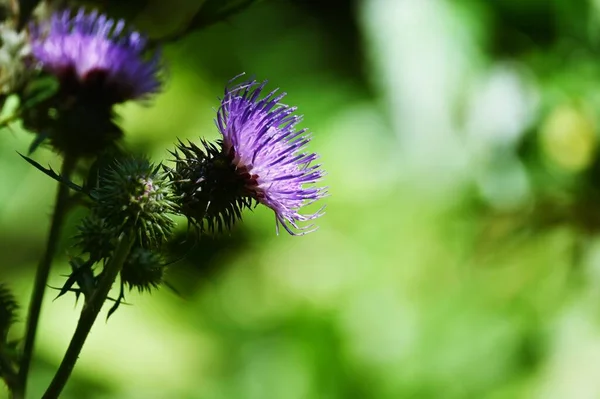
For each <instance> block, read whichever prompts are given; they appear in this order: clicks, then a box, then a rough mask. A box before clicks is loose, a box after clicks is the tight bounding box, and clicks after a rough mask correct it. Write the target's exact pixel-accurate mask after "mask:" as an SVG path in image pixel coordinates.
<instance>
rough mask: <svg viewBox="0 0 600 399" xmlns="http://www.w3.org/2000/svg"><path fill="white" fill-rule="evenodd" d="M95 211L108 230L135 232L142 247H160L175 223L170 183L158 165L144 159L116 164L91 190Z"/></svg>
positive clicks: (117, 162)
mask: <svg viewBox="0 0 600 399" xmlns="http://www.w3.org/2000/svg"><path fill="white" fill-rule="evenodd" d="M91 195H92V198H93V199H94V200H95V201H96V203H95V206H94V209H93V210H94V212H96V214H97V215H98V217H100V218H101V219H103V220H104V222H105V223H106V226H107V227H108V228H111V229H114V230H115V231H117V232H122V231H128V232H134V233H135V234H137V237H138V244H139V245H140V246H142V247H156V246H159V245H160V244H161V243H162V242H164V240H165V239H167V238H168V237H169V235H170V234H171V232H172V229H173V227H174V222H173V220H172V219H171V217H170V216H169V213H173V212H174V209H175V205H174V203H173V202H172V199H173V198H172V193H171V187H170V182H169V181H168V180H167V177H166V173H163V172H161V170H160V165H159V166H154V165H152V164H151V163H150V162H149V161H148V160H146V159H135V158H132V159H127V160H124V161H116V162H115V164H114V166H113V167H112V168H111V169H109V170H108V171H107V172H106V173H105V174H104V176H102V177H101V178H100V180H99V182H98V188H97V189H95V190H94V191H92V193H91Z"/></svg>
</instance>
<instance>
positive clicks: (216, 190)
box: [170, 140, 252, 232]
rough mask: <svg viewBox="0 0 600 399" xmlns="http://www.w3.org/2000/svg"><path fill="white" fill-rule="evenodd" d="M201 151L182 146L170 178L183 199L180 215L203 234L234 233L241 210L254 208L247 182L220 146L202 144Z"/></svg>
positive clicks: (180, 201) (197, 147) (177, 152)
mask: <svg viewBox="0 0 600 399" xmlns="http://www.w3.org/2000/svg"><path fill="white" fill-rule="evenodd" d="M201 145H202V147H199V146H197V145H196V144H194V143H191V142H188V143H187V144H184V143H182V142H179V144H178V145H177V148H176V150H175V151H172V152H171V153H172V154H173V156H174V157H175V164H176V166H175V168H174V169H173V170H172V171H171V174H170V177H171V179H172V181H173V190H174V192H175V193H176V195H177V196H178V198H180V200H179V201H178V204H179V206H180V208H181V213H182V214H183V215H185V216H186V217H187V218H188V220H189V221H190V222H191V223H192V224H193V225H195V226H196V227H198V228H199V229H200V230H201V231H209V232H215V231H217V232H222V231H223V230H225V229H231V227H232V226H233V225H234V224H235V222H236V221H237V220H238V219H241V218H242V210H243V209H244V208H250V207H251V206H252V198H250V197H249V196H248V195H247V194H248V193H247V189H246V178H245V176H243V175H240V174H239V173H236V170H235V166H234V165H233V164H232V162H231V159H229V156H228V155H227V154H225V153H223V152H222V151H221V148H220V145H221V143H220V142H219V143H217V145H215V144H212V143H208V142H206V141H204V140H202V141H201Z"/></svg>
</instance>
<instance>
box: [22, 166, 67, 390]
mask: <svg viewBox="0 0 600 399" xmlns="http://www.w3.org/2000/svg"><path fill="white" fill-rule="evenodd" d="M76 163H77V159H76V158H75V157H70V156H66V157H65V159H64V160H63V164H62V168H61V176H62V177H64V178H66V179H69V178H70V176H71V174H72V173H73V170H74V169H75V165H76ZM68 208H69V187H68V186H67V185H66V184H62V183H59V184H58V190H57V193H56V202H55V204H54V213H53V215H52V222H51V224H50V232H49V233H48V240H47V242H46V250H45V252H44V255H43V257H42V259H41V260H40V264H39V266H38V268H37V271H36V275H35V283H34V286H33V292H32V294H31V301H30V303H29V313H28V315H27V327H26V330H25V344H24V346H23V354H22V357H21V362H20V365H19V375H18V378H17V383H16V386H15V390H14V391H13V397H14V398H15V399H22V398H24V397H25V392H26V389H27V377H28V375H29V368H30V366H31V360H32V357H33V348H34V346H35V337H36V333H37V328H38V324H39V321H40V312H41V310H42V302H43V301H44V293H45V292H46V284H47V282H48V276H49V274H50V268H51V266H52V259H53V258H54V255H55V253H56V249H57V247H58V243H59V241H60V232H61V230H62V226H63V222H64V220H65V216H66V215H67V211H68Z"/></svg>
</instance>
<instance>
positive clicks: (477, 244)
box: [0, 0, 600, 399]
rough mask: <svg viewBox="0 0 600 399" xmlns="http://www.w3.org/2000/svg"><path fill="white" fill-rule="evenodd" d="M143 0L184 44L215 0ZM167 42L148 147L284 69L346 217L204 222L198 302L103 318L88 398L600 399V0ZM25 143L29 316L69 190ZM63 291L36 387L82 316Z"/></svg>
mask: <svg viewBox="0 0 600 399" xmlns="http://www.w3.org/2000/svg"><path fill="white" fill-rule="evenodd" d="M102 3H109V2H106V1H104V2H102ZM121 3H122V4H125V3H127V4H128V5H129V6H131V7H133V8H136V9H137V10H138V11H139V10H142V12H140V13H139V14H137V17H136V23H137V24H138V25H139V26H142V27H144V28H145V29H148V30H149V31H150V32H151V33H152V34H153V35H155V36H161V35H167V34H170V33H172V32H174V31H177V29H179V28H178V27H181V26H184V25H185V23H186V22H187V21H189V19H190V18H191V16H193V14H194V12H195V11H196V10H197V8H198V7H199V6H198V4H199V3H202V2H193V1H187V0H171V1H169V2H160V1H145V2H144V1H141V0H136V1H131V2H124V1H121ZM104 5H106V4H104ZM163 52H164V57H165V59H166V60H167V62H168V65H169V72H168V84H167V87H166V90H165V92H164V93H162V94H161V95H160V96H158V97H157V98H156V100H155V101H154V102H153V104H151V106H149V107H148V106H141V105H139V104H130V105H127V106H126V107H123V109H122V110H121V115H122V125H123V126H124V128H125V130H126V132H127V139H126V141H127V145H128V146H129V148H131V149H132V150H134V151H137V152H140V153H146V154H148V155H149V156H151V157H152V158H153V159H154V160H157V161H160V160H168V159H169V157H170V156H169V153H168V150H169V149H172V148H173V143H174V142H175V140H176V138H182V139H191V140H198V139H199V138H200V137H206V138H209V139H210V138H216V137H217V131H216V129H215V128H214V125H213V121H212V119H213V118H214V110H213V108H214V107H216V106H217V105H218V100H217V97H218V96H219V95H221V94H222V92H223V87H224V85H225V83H226V82H227V81H228V80H229V79H230V78H232V77H233V76H235V75H237V74H239V73H240V72H246V73H248V74H250V75H254V76H256V78H258V79H268V80H269V81H270V86H269V87H272V88H275V87H281V88H282V89H283V90H285V91H286V92H288V93H289V94H288V97H287V99H286V100H287V102H288V103H291V104H296V105H298V106H299V110H300V112H301V113H303V114H304V115H305V121H304V123H303V126H305V127H309V128H310V130H311V131H313V132H314V139H313V141H312V143H311V147H310V148H311V149H312V150H314V151H316V152H318V153H320V154H321V160H322V164H323V167H324V168H325V169H326V170H327V172H328V175H327V178H326V182H325V184H326V185H328V186H329V191H330V194H331V196H330V197H329V198H327V199H326V203H327V214H326V215H325V216H324V217H323V218H321V219H320V220H319V225H320V230H319V231H318V232H316V233H313V234H310V235H307V236H304V237H290V236H288V235H287V234H281V235H280V236H276V235H275V225H274V218H273V215H272V213H270V212H269V211H268V210H267V209H262V208H258V209H256V211H254V212H247V213H246V215H245V219H244V222H243V223H242V224H240V225H238V226H237V227H236V228H235V229H234V230H233V231H232V232H231V234H228V235H224V236H218V237H206V238H203V239H202V240H201V242H200V243H199V244H198V245H196V246H191V245H190V244H189V243H185V242H183V241H184V239H185V237H186V235H185V233H186V231H185V224H182V225H181V229H180V234H179V236H178V238H179V239H180V240H179V241H178V242H182V243H181V244H180V245H174V246H173V248H172V250H173V254H174V255H173V256H174V259H176V258H177V257H178V256H183V255H185V257H184V259H183V260H180V261H178V262H176V263H174V264H173V265H172V266H171V268H170V270H169V277H168V280H169V282H170V283H171V284H172V285H173V286H174V287H176V288H177V290H178V292H179V294H175V293H174V292H172V291H171V290H169V289H166V288H165V289H162V290H160V291H158V292H156V293H154V294H152V295H143V296H140V295H137V294H134V293H132V294H129V295H128V296H127V300H128V303H130V304H131V306H123V307H122V308H121V309H119V311H118V312H117V313H116V314H115V315H114V316H113V317H112V318H111V319H110V320H109V321H108V322H105V321H104V320H103V319H100V320H99V321H98V323H97V325H96V326H95V328H94V329H93V331H92V334H91V336H90V337H89V341H88V343H87V345H86V347H85V348H84V350H83V352H82V355H81V358H80V361H79V363H78V365H77V367H76V370H75V373H74V375H73V378H72V380H71V382H70V384H69V385H68V389H67V390H66V392H65V394H64V397H65V398H127V399H128V398H131V399H138V398H140V399H141V398H150V399H152V398H184V399H185V398H189V399H194V398H207V399H220V398H249V399H265V398H277V399H304V398H493V399H499V398H544V399H547V398H561V399H562V398H599V397H600V378H599V376H600V240H599V239H598V231H599V229H600V160H599V157H598V151H597V150H598V138H599V136H598V135H599V129H598V127H599V123H600V113H599V112H600V57H599V56H600V1H598V0H527V1H523V0H493V1H483V0H482V1H467V0H465V1H460V0H355V1H350V0H347V1H333V0H329V1H316V0H315V1H308V0H306V1H302V0H300V1H291V0H264V1H258V2H256V3H255V4H253V5H252V6H250V7H248V8H246V9H244V10H243V11H242V12H240V13H238V14H236V15H234V16H231V17H229V18H227V19H226V20H225V21H222V22H219V23H215V24H210V25H209V26H206V27H204V28H203V29H200V30H197V31H194V32H192V33H190V34H189V35H186V36H185V37H183V38H181V39H180V40H177V41H174V42H171V43H169V44H167V45H165V46H164V48H163ZM2 133H3V134H1V135H0V142H1V143H0V253H1V254H2V263H1V264H0V273H1V276H2V279H3V280H6V281H8V282H9V283H10V284H11V286H12V287H13V288H14V289H15V290H16V291H17V294H18V296H19V298H20V299H21V300H22V303H23V305H24V307H25V305H26V303H27V300H28V297H29V293H30V290H31V286H32V279H33V273H34V267H35V265H36V262H37V259H38V258H39V257H40V255H41V252H42V249H43V244H44V239H45V235H46V230H47V225H48V220H49V213H50V211H51V206H52V201H53V198H54V192H55V183H54V182H52V181H50V179H48V178H46V177H45V176H43V175H42V174H41V173H39V172H38V171H36V170H34V169H33V168H32V167H31V166H29V165H28V164H26V163H25V162H23V161H22V160H21V159H20V158H19V156H18V154H17V153H16V150H18V151H21V152H25V151H26V149H27V147H28V144H29V142H30V140H31V136H29V135H27V133H25V132H22V131H20V130H19V129H18V128H15V129H12V130H5V131H3V132H2ZM36 159H37V160H38V161H40V162H41V163H42V164H45V163H50V164H52V165H54V166H55V167H56V166H57V165H58V160H57V159H56V157H54V156H53V155H52V154H51V153H50V152H44V151H40V152H39V153H37V154H36ZM79 216H81V215H77V214H74V215H72V217H71V219H70V225H69V228H68V229H67V231H66V232H65V237H64V242H63V246H62V250H61V254H62V255H61V258H60V259H59V261H58V262H57V264H56V267H55V268H54V270H53V273H52V277H51V281H50V283H51V285H53V286H58V285H60V284H61V283H62V282H63V281H64V277H62V276H61V274H64V273H67V272H68V270H67V266H66V262H65V261H66V259H67V258H66V256H67V254H68V252H69V245H70V241H69V236H72V234H73V231H74V226H75V223H76V221H77V218H78V217H79ZM177 259H178V258H177ZM48 294H49V295H48V297H47V302H46V304H45V307H44V312H43V318H42V324H41V335H40V337H39V340H38V342H39V344H38V351H37V357H36V362H35V364H34V369H33V371H34V373H33V378H32V386H31V392H30V396H31V397H32V398H35V397H39V396H40V394H41V392H43V390H44V388H45V386H46V384H47V383H48V381H49V380H50V378H51V376H52V373H53V371H54V370H55V368H56V366H57V364H58V362H59V361H60V359H61V357H62V355H63V353H64V350H65V348H66V346H67V343H68V341H69V338H70V336H71V333H72V331H73V330H74V327H75V323H76V321H77V318H78V309H79V307H77V306H75V301H74V298H73V297H63V298H60V299H58V300H56V301H52V299H53V297H54V294H55V293H54V292H52V291H49V292H48ZM24 315H25V312H23V318H24ZM17 327H18V328H16V329H15V330H14V331H13V335H15V337H18V336H19V335H20V334H22V328H23V326H22V324H21V325H19V326H17ZM2 395H4V392H2V391H0V397H2Z"/></svg>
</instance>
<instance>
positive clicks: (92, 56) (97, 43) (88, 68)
mask: <svg viewBox="0 0 600 399" xmlns="http://www.w3.org/2000/svg"><path fill="white" fill-rule="evenodd" d="M146 47H147V39H146V38H145V37H144V36H142V35H141V34H140V33H138V32H134V31H127V30H125V22H124V21H123V20H120V21H117V22H115V21H114V20H112V19H108V18H107V17H106V16H104V15H99V14H98V13H97V12H95V11H94V12H91V13H89V14H86V13H85V11H84V10H83V9H81V10H79V12H78V13H77V14H76V15H74V16H73V15H72V14H71V12H70V11H62V12H57V13H55V14H54V15H53V16H52V17H51V19H50V21H48V22H44V23H42V24H40V25H34V26H32V27H31V51H32V54H33V56H34V57H35V58H36V59H37V60H38V61H39V63H40V64H41V66H42V68H43V69H44V70H45V71H47V72H49V73H51V74H53V75H55V76H57V77H58V79H59V80H60V82H61V88H62V89H63V90H65V88H67V90H73V91H75V92H76V93H81V91H84V92H85V91H91V92H92V93H91V94H93V95H95V96H98V95H100V96H101V97H102V98H103V100H105V101H107V102H109V103H112V104H116V103H121V102H124V101H127V100H132V99H140V98H144V97H146V96H148V95H149V94H152V93H155V92H157V91H158V90H159V88H160V80H159V78H158V74H159V72H160V62H159V58H158V55H157V54H155V55H154V56H153V57H151V58H149V59H146V58H145V57H144V56H143V53H144V51H145V50H146Z"/></svg>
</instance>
